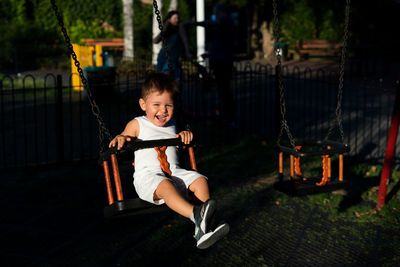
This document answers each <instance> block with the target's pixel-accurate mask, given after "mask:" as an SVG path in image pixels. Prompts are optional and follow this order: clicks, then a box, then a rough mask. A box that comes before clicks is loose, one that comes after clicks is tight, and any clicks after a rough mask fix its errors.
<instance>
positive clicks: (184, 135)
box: [176, 131, 193, 145]
mask: <svg viewBox="0 0 400 267" xmlns="http://www.w3.org/2000/svg"><path fill="white" fill-rule="evenodd" d="M176 137H181V139H182V143H184V144H186V145H188V144H190V142H192V140H193V133H192V132H191V131H182V132H180V133H178V134H177V135H176Z"/></svg>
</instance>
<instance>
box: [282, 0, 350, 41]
mask: <svg viewBox="0 0 400 267" xmlns="http://www.w3.org/2000/svg"><path fill="white" fill-rule="evenodd" d="M282 2H284V4H285V9H284V12H282V14H281V15H280V21H281V34H282V36H281V41H283V42H288V43H289V44H294V43H295V42H296V40H307V39H327V40H340V39H341V38H342V35H343V29H342V28H343V23H344V20H345V18H344V8H345V1H316V0H300V1H297V0H285V1H282Z"/></svg>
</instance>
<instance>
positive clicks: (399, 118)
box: [376, 84, 400, 210]
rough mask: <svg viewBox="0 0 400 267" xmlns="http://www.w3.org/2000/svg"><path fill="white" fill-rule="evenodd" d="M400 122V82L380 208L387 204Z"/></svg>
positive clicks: (391, 126)
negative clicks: (387, 193)
mask: <svg viewBox="0 0 400 267" xmlns="http://www.w3.org/2000/svg"><path fill="white" fill-rule="evenodd" d="M399 122H400V84H399V85H398V87H397V90H396V100H395V101H394V107H393V114H392V121H391V123H390V129H389V137H388V140H387V144H386V154H385V159H384V161H383V168H382V174H381V181H380V185H379V193H378V205H377V206H376V208H377V209H378V210H380V209H381V208H382V207H383V205H384V204H385V199H386V190H387V186H388V184H389V178H390V173H391V170H392V162H393V156H394V153H395V151H396V149H395V148H396V139H397V135H398V133H399Z"/></svg>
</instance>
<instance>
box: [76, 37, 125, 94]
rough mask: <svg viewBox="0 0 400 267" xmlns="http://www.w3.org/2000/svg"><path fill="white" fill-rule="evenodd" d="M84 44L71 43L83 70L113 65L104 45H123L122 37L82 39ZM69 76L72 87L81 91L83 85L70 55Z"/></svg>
mask: <svg viewBox="0 0 400 267" xmlns="http://www.w3.org/2000/svg"><path fill="white" fill-rule="evenodd" d="M81 42H82V43H84V45H79V44H72V49H73V50H74V51H75V54H76V57H77V59H78V60H79V62H80V67H81V68H82V69H83V70H85V68H86V67H108V66H110V65H113V64H112V62H110V61H112V57H110V56H109V55H108V52H107V51H104V47H117V48H121V47H123V46H124V42H123V39H122V38H112V39H82V40H81ZM71 77H72V88H73V89H74V90H75V91H82V90H83V86H82V82H81V79H80V77H79V73H78V70H77V68H76V66H75V61H74V59H73V57H72V55H71Z"/></svg>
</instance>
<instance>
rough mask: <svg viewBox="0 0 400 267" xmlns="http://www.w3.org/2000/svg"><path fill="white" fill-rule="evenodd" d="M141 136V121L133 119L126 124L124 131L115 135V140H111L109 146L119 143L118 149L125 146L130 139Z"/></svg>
mask: <svg viewBox="0 0 400 267" xmlns="http://www.w3.org/2000/svg"><path fill="white" fill-rule="evenodd" d="M138 136H139V122H138V121H137V120H136V119H133V120H131V121H130V122H128V124H127V125H126V126H125V129H124V131H123V132H122V133H121V134H119V135H117V136H116V137H114V139H113V140H111V142H110V144H109V145H108V147H110V148H111V147H115V145H118V147H117V149H118V150H119V149H121V147H123V146H124V144H125V142H126V141H128V142H130V141H131V140H132V139H135V138H136V137H138Z"/></svg>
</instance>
